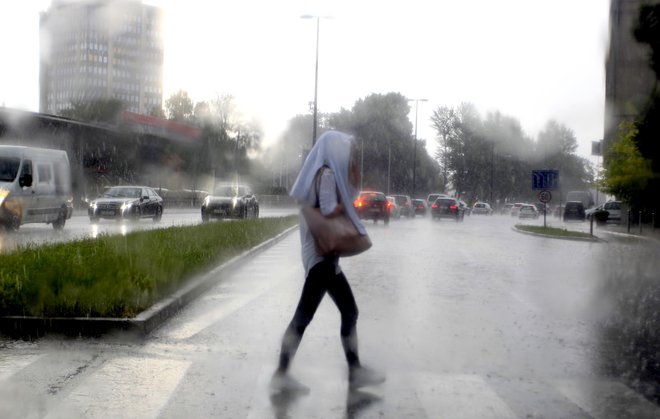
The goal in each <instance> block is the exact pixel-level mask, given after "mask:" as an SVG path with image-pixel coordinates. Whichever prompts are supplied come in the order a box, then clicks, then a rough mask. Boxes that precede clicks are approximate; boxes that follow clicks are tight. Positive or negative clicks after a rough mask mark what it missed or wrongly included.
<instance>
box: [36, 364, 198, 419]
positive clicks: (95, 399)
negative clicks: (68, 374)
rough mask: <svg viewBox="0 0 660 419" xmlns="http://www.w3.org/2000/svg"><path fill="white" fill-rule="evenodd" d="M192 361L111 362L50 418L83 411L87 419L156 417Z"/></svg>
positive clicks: (77, 388) (88, 379)
mask: <svg viewBox="0 0 660 419" xmlns="http://www.w3.org/2000/svg"><path fill="white" fill-rule="evenodd" d="M190 364H191V363H190V362H188V361H173V360H164V359H155V358H137V357H121V358H115V359H111V360H109V361H108V362H106V363H105V365H103V367H102V368H100V369H99V370H98V371H96V372H94V373H93V374H92V375H91V376H90V377H88V378H87V379H86V380H85V381H84V382H82V383H81V384H80V385H79V386H77V387H76V389H75V390H74V391H73V392H72V393H71V394H69V395H68V396H67V397H66V398H65V399H64V400H63V401H62V404H61V405H60V406H58V408H57V409H56V411H53V412H50V413H49V415H48V416H46V418H60V417H64V416H62V415H63V414H64V413H66V412H69V413H72V412H79V413H82V415H83V416H84V417H86V418H91V419H93V418H156V417H158V416H159V414H160V411H161V409H162V408H163V407H164V406H165V405H166V403H167V402H168V400H169V398H170V396H171V395H172V394H173V393H174V391H175V390H176V387H177V385H178V384H179V382H180V381H181V379H182V378H183V377H184V375H185V373H186V371H187V370H188V367H189V366H190Z"/></svg>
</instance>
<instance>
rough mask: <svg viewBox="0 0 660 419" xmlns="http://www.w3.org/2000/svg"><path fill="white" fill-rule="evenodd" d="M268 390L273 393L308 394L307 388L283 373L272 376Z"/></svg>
mask: <svg viewBox="0 0 660 419" xmlns="http://www.w3.org/2000/svg"><path fill="white" fill-rule="evenodd" d="M270 390H271V392H273V393H296V394H308V393H309V387H307V386H306V385H304V384H302V383H301V382H300V381H298V380H296V379H295V378H293V377H291V376H290V375H289V374H287V373H283V372H276V373H275V374H273V378H272V379H271V380H270Z"/></svg>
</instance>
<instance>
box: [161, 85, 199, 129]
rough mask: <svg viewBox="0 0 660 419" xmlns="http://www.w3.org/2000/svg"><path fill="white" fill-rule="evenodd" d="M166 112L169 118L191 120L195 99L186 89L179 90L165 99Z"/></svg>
mask: <svg viewBox="0 0 660 419" xmlns="http://www.w3.org/2000/svg"><path fill="white" fill-rule="evenodd" d="M165 113H166V114H167V117H168V118H169V119H173V120H175V121H179V122H189V121H191V120H192V117H193V101H192V99H190V97H189V96H188V92H186V91H185V90H179V91H178V92H176V93H174V94H172V96H170V98H169V99H167V100H166V101H165Z"/></svg>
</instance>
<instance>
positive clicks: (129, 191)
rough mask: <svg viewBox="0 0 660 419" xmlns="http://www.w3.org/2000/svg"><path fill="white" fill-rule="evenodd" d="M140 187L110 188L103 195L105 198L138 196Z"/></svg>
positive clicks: (140, 191) (140, 190)
mask: <svg viewBox="0 0 660 419" xmlns="http://www.w3.org/2000/svg"><path fill="white" fill-rule="evenodd" d="M141 193H142V189H141V188H110V189H108V190H107V191H106V192H105V193H104V194H103V196H104V197H106V198H140V197H141V195H140V194H141Z"/></svg>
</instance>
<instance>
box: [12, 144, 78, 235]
mask: <svg viewBox="0 0 660 419" xmlns="http://www.w3.org/2000/svg"><path fill="white" fill-rule="evenodd" d="M72 212H73V197H72V194H71V170H70V168H69V158H68V156H67V154H66V151H63V150H51V149H46V148H35V147H24V146H12V145H0V224H1V225H3V226H4V227H5V228H6V229H7V230H14V231H15V230H18V228H19V227H20V226H21V225H23V224H27V223H47V224H52V225H53V228H55V229H56V230H59V229H61V228H63V227H64V224H65V222H66V220H68V219H69V218H71V214H72Z"/></svg>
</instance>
